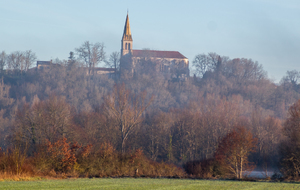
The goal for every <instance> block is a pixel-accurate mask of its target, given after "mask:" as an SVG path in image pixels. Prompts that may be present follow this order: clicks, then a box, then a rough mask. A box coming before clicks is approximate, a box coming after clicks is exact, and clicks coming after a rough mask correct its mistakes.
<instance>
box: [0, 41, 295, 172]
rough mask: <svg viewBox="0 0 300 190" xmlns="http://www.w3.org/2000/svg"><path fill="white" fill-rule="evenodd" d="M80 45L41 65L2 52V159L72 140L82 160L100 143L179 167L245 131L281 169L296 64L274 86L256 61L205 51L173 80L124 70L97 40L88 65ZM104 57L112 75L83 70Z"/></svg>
mask: <svg viewBox="0 0 300 190" xmlns="http://www.w3.org/2000/svg"><path fill="white" fill-rule="evenodd" d="M98 46H99V44H98ZM101 48H102V49H101ZM80 50H82V49H80V48H78V49H75V53H70V57H69V58H68V59H67V60H55V61H53V64H52V65H51V67H50V69H49V70H47V71H39V70H37V69H36V68H34V67H32V66H34V64H35V60H36V56H35V54H34V53H33V52H31V51H26V52H19V51H18V52H13V53H10V54H6V53H5V52H4V51H3V52H2V53H1V55H0V70H1V71H0V75H1V81H0V110H1V111H0V120H1V122H0V130H1V133H0V147H1V148H2V152H3V153H2V154H1V155H2V156H3V154H4V153H5V152H7V154H8V152H9V151H11V152H12V153H13V152H17V157H18V159H17V160H19V161H20V159H21V157H20V155H24V156H25V157H26V158H27V157H28V158H30V157H35V156H36V155H37V154H38V153H39V152H42V150H43V148H45V147H48V150H49V147H50V148H51V147H52V148H53V146H54V145H55V143H65V144H66V143H70V146H71V143H73V145H74V146H73V145H72V146H73V148H74V147H77V149H78V150H79V149H80V148H81V149H82V152H81V157H80V158H81V159H82V157H83V155H85V151H86V150H87V149H88V150H89V151H91V152H97V151H100V150H103V147H106V150H114V151H116V152H118V153H120V154H121V153H122V154H125V153H130V154H131V153H133V152H135V153H133V155H135V154H137V153H139V154H141V152H142V154H143V155H144V156H145V157H146V158H147V159H149V160H151V161H156V162H160V163H161V162H165V163H172V164H175V165H176V166H183V165H184V164H185V163H187V162H190V161H194V160H199V161H201V160H209V159H211V158H214V157H216V155H218V154H216V152H217V153H218V150H220V147H221V146H220V142H222V140H223V141H224V143H225V141H226V138H227V137H228V134H231V135H233V136H234V135H236V134H245V139H247V138H248V137H249V138H250V136H249V135H248V133H249V134H250V133H251V135H252V136H253V139H255V143H254V144H255V146H253V147H252V148H251V151H249V154H247V156H248V158H249V163H250V162H251V163H253V164H255V165H256V166H259V167H262V168H267V167H269V168H270V167H277V166H278V163H279V161H280V159H281V158H282V156H281V152H282V151H281V149H282V148H280V147H283V145H285V146H288V145H287V144H286V142H288V141H287V138H289V136H287V135H286V134H287V133H286V132H283V131H284V129H286V126H287V125H288V124H287V123H288V122H287V120H286V119H287V118H289V117H291V115H289V109H290V110H291V109H292V108H290V107H291V106H292V105H294V106H295V104H294V103H296V102H297V101H298V99H299V98H300V85H299V84H298V80H299V79H300V73H299V72H298V71H296V70H293V71H288V72H287V73H286V76H284V77H283V78H282V79H281V80H280V82H279V84H277V83H275V82H274V81H272V80H271V79H269V78H268V76H267V72H266V71H265V70H264V69H263V67H262V65H261V64H259V63H258V62H256V61H253V60H251V59H245V58H235V59H231V58H229V57H226V56H221V55H218V54H216V53H208V54H199V55H196V56H195V58H194V60H193V61H191V63H190V66H192V67H190V68H192V70H191V73H193V75H192V76H191V77H190V78H189V79H188V80H186V81H177V80H172V79H170V78H165V76H164V75H163V74H162V73H160V72H155V71H152V69H151V67H152V66H153V64H155V63H152V64H149V60H148V61H147V64H144V67H145V68H143V69H141V72H136V73H134V75H133V76H130V75H127V74H126V73H121V72H120V69H119V65H120V61H119V60H118V59H117V58H118V57H119V54H118V53H116V52H115V53H113V54H112V55H110V57H109V58H108V59H106V58H105V57H104V55H105V52H104V50H103V47H101V45H100V49H99V50H101V53H102V54H101V55H100V56H102V57H99V59H98V60H97V61H95V62H94V63H91V60H86V59H84V57H83V54H82V51H80ZM101 61H102V62H104V63H106V64H107V65H108V66H111V67H115V68H116V69H117V70H118V72H117V73H116V75H115V76H113V77H112V76H110V77H109V76H108V75H96V74H95V75H93V74H87V69H90V70H93V69H94V68H95V67H96V65H97V63H98V62H101ZM147 66H148V67H149V68H147ZM90 70H89V71H90ZM89 73H90V72H89ZM239 126H242V127H243V128H237V127H239ZM245 130H246V132H245ZM247 135H248V136H247ZM295 135H296V134H295ZM252 136H251V138H252ZM251 138H250V139H251ZM249 141H250V140H249ZM50 145H51V146H50ZM52 145H53V146H52ZM56 145H57V144H56ZM68 145H69V144H68ZM75 145H76V146H75ZM51 150H52V149H51ZM70 150H73V149H70ZM284 150H286V151H287V149H284ZM80 158H77V159H78V160H80ZM68 159H71V158H68ZM94 159H95V158H94ZM21 160H22V159H21ZM69 161H70V160H69ZM73 161H74V160H73ZM75 161H76V160H75ZM75 161H74V164H75ZM39 163H40V162H39ZM70 163H72V162H71V161H70ZM74 164H73V165H72V166H74ZM85 164H87V163H85ZM287 164H289V163H287ZM0 165H1V164H0ZM3 167H4V166H3V165H1V168H3ZM64 167H66V165H64ZM74 167H75V166H74ZM56 168H58V167H56ZM61 168H63V166H61V167H60V169H61ZM67 168H68V167H67ZM94 168H95V167H94ZM17 170H18V171H19V170H21V169H17ZM57 171H59V169H57ZM296 173H297V172H296ZM292 175H296V174H295V173H293V174H292ZM297 175H298V173H297Z"/></svg>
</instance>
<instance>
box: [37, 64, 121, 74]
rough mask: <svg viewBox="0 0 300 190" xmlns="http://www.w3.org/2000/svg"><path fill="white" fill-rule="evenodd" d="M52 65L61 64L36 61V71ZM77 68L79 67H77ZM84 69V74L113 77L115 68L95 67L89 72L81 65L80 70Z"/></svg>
mask: <svg viewBox="0 0 300 190" xmlns="http://www.w3.org/2000/svg"><path fill="white" fill-rule="evenodd" d="M53 66H56V67H59V66H61V65H60V64H56V63H52V60H51V61H37V62H36V68H34V69H36V71H39V72H48V71H49V70H50V69H51V68H52V67H53ZM78 69H79V68H78ZM82 69H83V70H84V72H85V74H86V75H93V74H95V75H101V76H104V75H106V76H107V77H108V78H113V77H115V74H116V73H117V72H116V69H114V68H104V67H95V68H94V69H93V72H92V73H90V74H89V70H88V68H85V67H82V68H80V70H82Z"/></svg>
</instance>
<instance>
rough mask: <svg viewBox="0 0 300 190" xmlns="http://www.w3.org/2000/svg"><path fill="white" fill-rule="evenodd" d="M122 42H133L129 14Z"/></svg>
mask: <svg viewBox="0 0 300 190" xmlns="http://www.w3.org/2000/svg"><path fill="white" fill-rule="evenodd" d="M122 40H132V37H131V31H130V25H129V17H128V12H127V17H126V21H125V27H124V33H123V38H122Z"/></svg>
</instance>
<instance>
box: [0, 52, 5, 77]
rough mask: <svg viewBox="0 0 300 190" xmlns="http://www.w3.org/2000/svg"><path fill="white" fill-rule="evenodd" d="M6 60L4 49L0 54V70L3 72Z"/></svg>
mask: <svg viewBox="0 0 300 190" xmlns="http://www.w3.org/2000/svg"><path fill="white" fill-rule="evenodd" d="M6 62H7V55H6V53H5V51H2V52H1V54H0V71H1V72H3V70H4V67H5V66H6Z"/></svg>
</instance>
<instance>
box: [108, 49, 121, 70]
mask: <svg viewBox="0 0 300 190" xmlns="http://www.w3.org/2000/svg"><path fill="white" fill-rule="evenodd" d="M120 58H121V57H120V52H117V51H115V52H112V53H111V54H110V56H109V60H108V61H106V66H108V67H110V68H115V70H116V71H117V70H119V69H120Z"/></svg>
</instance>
